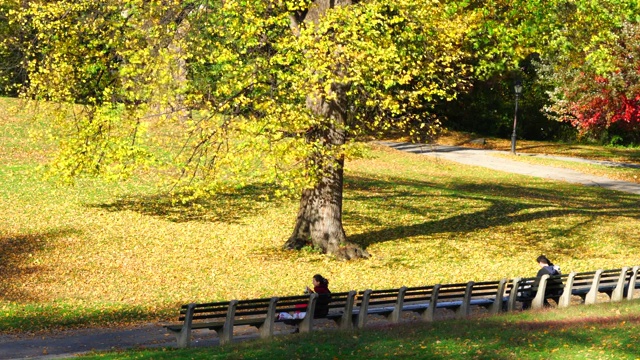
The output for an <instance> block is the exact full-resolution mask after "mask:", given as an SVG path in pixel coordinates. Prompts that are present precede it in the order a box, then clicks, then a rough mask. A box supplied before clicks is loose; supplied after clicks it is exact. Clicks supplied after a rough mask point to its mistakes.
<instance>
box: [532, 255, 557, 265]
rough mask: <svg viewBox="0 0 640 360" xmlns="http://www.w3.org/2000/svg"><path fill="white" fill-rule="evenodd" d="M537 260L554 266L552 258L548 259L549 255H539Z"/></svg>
mask: <svg viewBox="0 0 640 360" xmlns="http://www.w3.org/2000/svg"><path fill="white" fill-rule="evenodd" d="M536 261H537V262H539V263H543V264H547V265H549V266H553V263H552V262H551V260H549V259H547V257H546V256H544V255H540V256H538V258H537V259H536Z"/></svg>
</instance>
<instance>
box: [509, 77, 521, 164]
mask: <svg viewBox="0 0 640 360" xmlns="http://www.w3.org/2000/svg"><path fill="white" fill-rule="evenodd" d="M513 90H514V91H515V93H516V111H515V114H514V115H513V134H511V152H512V153H513V154H514V155H515V153H516V123H517V122H518V98H519V97H520V94H522V83H521V82H520V80H516V85H515V86H514V87H513Z"/></svg>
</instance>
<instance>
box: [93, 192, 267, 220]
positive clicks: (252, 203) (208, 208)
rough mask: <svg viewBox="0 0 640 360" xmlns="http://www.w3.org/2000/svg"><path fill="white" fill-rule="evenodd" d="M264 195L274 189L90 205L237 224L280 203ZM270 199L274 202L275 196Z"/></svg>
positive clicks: (160, 195)
mask: <svg viewBox="0 0 640 360" xmlns="http://www.w3.org/2000/svg"><path fill="white" fill-rule="evenodd" d="M265 193H266V194H270V193H271V188H269V187H267V186H257V185H251V186H245V187H243V188H241V189H238V190H237V191H236V192H233V193H218V194H215V195H213V196H210V197H199V198H196V199H193V200H188V201H182V200H181V195H176V196H171V195H170V194H163V193H160V194H155V195H151V196H131V197H126V198H121V199H118V200H116V201H114V202H111V203H108V204H98V205H90V206H92V207H97V208H101V209H105V210H107V211H114V212H115V211H134V212H137V213H140V214H143V215H149V216H154V217H160V218H163V219H166V220H169V221H172V222H177V223H182V222H189V221H201V222H227V223H234V222H239V221H240V220H241V219H242V218H244V217H247V216H250V215H255V214H256V212H259V211H260V210H261V209H264V208H267V207H270V206H274V205H275V204H276V203H277V202H276V201H275V200H266V199H264V198H261V197H260V196H261V195H262V194H265ZM269 198H270V199H273V196H269Z"/></svg>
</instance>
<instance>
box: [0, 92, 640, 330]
mask: <svg viewBox="0 0 640 360" xmlns="http://www.w3.org/2000/svg"><path fill="white" fill-rule="evenodd" d="M3 102H5V103H6V102H7V100H3ZM5 105H6V104H5ZM5 107H6V106H5ZM0 115H1V116H0V183H1V184H2V186H1V187H0V214H1V215H0V249H2V251H1V252H0V273H1V274H2V276H0V330H9V329H12V328H13V329H15V328H21V329H38V328H42V327H49V326H60V325H83V324H85V325H86V324H92V323H107V322H120V321H136V320H140V319H154V318H158V317H160V318H166V317H167V316H168V314H171V315H174V313H175V311H176V305H177V304H181V303H185V302H190V301H199V302H201V301H215V300H228V299H232V298H235V299H240V298H251V297H268V296H273V295H286V294H298V293H300V292H301V290H302V289H303V288H304V286H306V285H308V284H310V282H311V276H312V275H313V274H315V273H321V274H323V275H324V276H325V277H327V278H328V279H329V280H330V288H331V290H332V291H346V290H350V289H358V290H360V289H366V288H390V287H399V286H402V285H407V286H414V285H423V284H433V283H448V282H466V281H469V280H476V281H480V280H493V279H499V278H503V277H514V276H527V275H532V274H535V271H536V270H537V269H536V267H537V265H536V264H535V261H534V259H535V258H536V257H537V256H538V255H540V254H541V253H544V254H546V255H548V257H550V258H551V259H552V260H553V261H554V262H556V263H557V264H559V265H561V267H562V269H563V271H564V272H569V271H586V270H593V269H596V268H618V267H622V266H630V265H638V264H640V257H639V256H638V253H639V251H638V250H639V248H640V235H639V234H640V232H639V231H638V230H639V229H640V206H638V205H640V203H639V200H640V197H638V196H634V195H629V194H623V193H618V192H610V191H605V190H601V189H596V188H587V187H581V186H577V185H570V184H566V183H560V182H550V181H545V180H542V179H536V178H530V177H525V176H519V175H512V174H506V173H501V172H496V171H491V170H487V169H483V168H479V167H469V166H463V165H459V164H455V163H449V162H445V161H442V160H438V159H432V158H430V157H424V156H418V155H413V154H406V153H401V152H398V151H395V150H390V149H387V148H380V147H378V148H372V150H371V153H370V156H369V157H367V158H366V159H360V160H354V161H348V162H347V164H346V184H345V200H344V225H345V230H346V232H347V234H348V235H349V237H350V239H351V240H352V241H355V242H357V243H359V244H361V245H363V246H365V247H366V249H367V250H368V251H369V252H370V253H371V254H372V255H373V257H372V258H371V259H369V260H359V261H351V262H339V261H335V260H333V259H331V258H328V257H326V256H324V255H322V254H318V253H317V252H314V251H312V250H309V251H301V252H290V251H284V250H281V246H282V244H283V243H284V241H285V240H286V239H287V238H288V236H289V234H290V231H291V230H292V225H293V222H294V219H295V215H296V210H297V205H298V204H297V201H296V200H291V201H279V202H276V201H271V202H269V201H265V200H261V199H260V198H259V197H258V194H259V192H258V190H259V189H255V188H250V189H245V190H244V191H242V192H240V193H238V194H227V195H224V196H219V197H218V198H216V199H211V200H209V201H201V202H199V203H197V204H192V205H188V206H180V205H173V204H172V203H171V202H170V201H169V200H168V199H166V198H164V197H162V196H159V195H158V193H159V192H158V189H156V188H155V187H154V184H155V181H154V179H153V176H152V175H150V174H144V175H141V176H139V177H138V178H136V179H134V180H132V181H129V182H125V183H120V184H113V183H104V182H101V181H97V180H82V181H80V182H79V183H78V184H77V185H76V186H73V187H62V186H58V185H56V184H55V183H54V182H53V181H48V180H44V179H43V178H42V176H41V172H40V170H39V169H40V168H39V166H40V164H42V163H43V158H44V157H45V156H46V154H47V153H48V151H49V150H47V149H49V148H48V145H47V144H45V143H39V142H35V141H34V140H33V139H32V138H30V137H29V136H28V133H29V132H30V131H31V129H32V128H33V127H34V126H35V125H34V124H31V123H30V122H29V120H28V118H27V117H26V116H25V117H21V116H15V115H13V114H10V113H7V112H5V113H3V114H0Z"/></svg>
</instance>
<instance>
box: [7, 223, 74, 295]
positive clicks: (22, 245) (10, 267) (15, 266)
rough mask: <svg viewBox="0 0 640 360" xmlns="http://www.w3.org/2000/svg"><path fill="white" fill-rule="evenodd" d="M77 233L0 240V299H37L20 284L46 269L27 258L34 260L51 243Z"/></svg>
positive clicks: (10, 236) (39, 234) (53, 232)
mask: <svg viewBox="0 0 640 360" xmlns="http://www.w3.org/2000/svg"><path fill="white" fill-rule="evenodd" d="M78 233H79V231H77V230H74V229H59V230H53V231H50V232H46V233H38V234H25V235H8V236H2V237H0V249H2V251H1V252H0V298H1V299H3V300H7V301H19V302H24V301H36V300H38V299H37V298H36V297H35V296H33V294H31V293H30V292H29V290H28V287H25V286H23V285H24V282H25V281H26V279H27V278H28V277H30V276H31V275H32V274H35V273H38V272H43V271H47V269H46V268H43V267H42V266H40V265H38V264H37V263H36V262H34V261H31V260H30V259H37V258H38V256H39V253H40V252H42V251H43V250H44V249H46V247H47V246H48V245H49V244H50V243H51V242H52V241H53V240H56V239H59V238H63V237H66V236H70V235H75V234H78Z"/></svg>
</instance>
